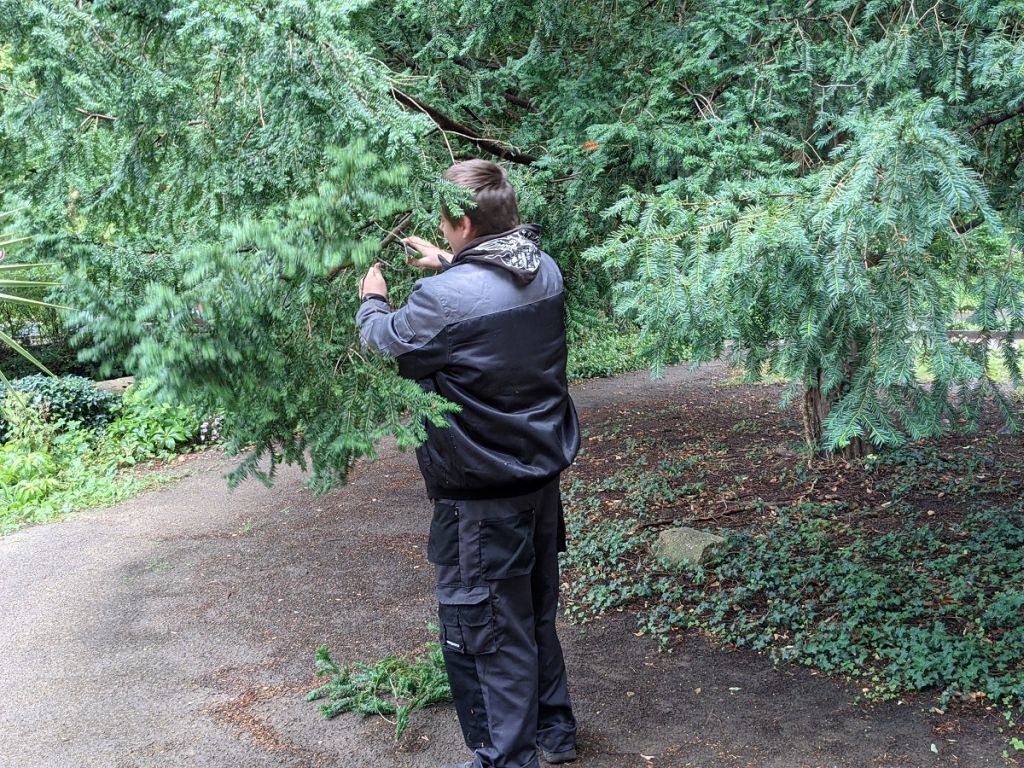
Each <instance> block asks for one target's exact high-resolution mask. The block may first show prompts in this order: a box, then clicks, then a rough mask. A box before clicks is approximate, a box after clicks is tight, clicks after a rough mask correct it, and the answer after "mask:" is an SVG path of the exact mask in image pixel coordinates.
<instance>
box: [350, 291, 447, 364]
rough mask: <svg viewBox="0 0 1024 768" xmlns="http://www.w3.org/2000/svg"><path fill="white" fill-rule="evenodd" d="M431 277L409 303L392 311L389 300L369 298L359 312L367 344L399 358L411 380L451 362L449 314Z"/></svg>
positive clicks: (360, 327)
mask: <svg viewBox="0 0 1024 768" xmlns="http://www.w3.org/2000/svg"><path fill="white" fill-rule="evenodd" d="M429 283H430V279H429V278H428V279H426V280H419V281H417V282H416V285H415V286H414V287H413V290H412V294H411V295H410V296H409V301H408V302H406V304H405V306H404V307H402V308H400V309H398V310H395V311H394V312H392V311H391V310H390V308H389V307H388V304H387V302H386V301H384V300H383V299H380V298H372V299H367V300H366V301H364V302H363V303H362V305H361V306H360V307H359V311H358V312H357V313H356V325H358V326H359V336H360V338H361V339H362V342H363V346H366V347H373V348H374V349H376V350H378V351H379V352H381V353H383V354H385V355H387V356H388V357H393V358H395V359H396V360H397V361H398V372H399V373H400V374H401V375H402V376H404V377H405V378H407V379H424V378H427V377H428V376H430V375H431V374H433V373H435V372H436V371H439V370H440V369H441V368H443V367H444V366H445V364H446V363H447V362H448V330H447V313H446V311H445V306H444V301H443V300H442V299H441V297H440V296H439V295H437V291H436V290H432V289H431V286H430V284H429Z"/></svg>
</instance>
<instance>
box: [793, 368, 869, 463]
mask: <svg viewBox="0 0 1024 768" xmlns="http://www.w3.org/2000/svg"><path fill="white" fill-rule="evenodd" d="M821 379H822V372H821V369H820V368H819V369H818V370H817V371H815V380H816V382H817V383H816V384H815V385H812V386H809V387H807V390H806V391H805V392H804V410H803V416H804V440H806V441H807V447H808V448H809V449H810V450H811V451H819V450H821V435H822V429H823V427H822V424H823V423H824V421H825V419H826V418H828V414H829V411H830V410H832V403H831V402H830V401H829V398H827V397H825V395H824V394H822V391H821ZM838 453H839V455H841V456H842V457H843V458H844V459H848V460H851V461H852V460H855V459H863V458H864V457H865V456H867V455H868V453H869V451H868V444H867V443H866V442H865V441H864V439H863V438H861V437H855V438H853V440H851V441H850V443H849V445H847V446H845V447H844V448H842V449H840V450H839V451H838Z"/></svg>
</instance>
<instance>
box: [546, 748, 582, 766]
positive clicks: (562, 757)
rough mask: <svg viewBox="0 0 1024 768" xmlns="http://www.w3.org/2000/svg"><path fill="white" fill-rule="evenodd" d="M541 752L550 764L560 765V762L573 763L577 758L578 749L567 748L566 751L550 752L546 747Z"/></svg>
mask: <svg viewBox="0 0 1024 768" xmlns="http://www.w3.org/2000/svg"><path fill="white" fill-rule="evenodd" d="M541 754H542V755H543V756H544V762H545V763H548V764H549V765H558V764H559V763H571V762H572V761H573V760H575V759H576V750H575V749H567V750H565V752H548V751H547V750H546V749H542V750H541Z"/></svg>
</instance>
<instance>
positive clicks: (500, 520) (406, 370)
mask: <svg viewBox="0 0 1024 768" xmlns="http://www.w3.org/2000/svg"><path fill="white" fill-rule="evenodd" d="M444 178H445V179H446V180H448V181H450V182H453V183H455V184H458V185H460V186H462V187H464V188H466V189H468V190H469V191H470V192H471V193H472V201H473V206H472V207H471V208H470V209H469V211H468V212H467V213H466V214H465V215H462V216H458V217H455V216H452V215H451V214H450V213H449V212H448V211H447V210H442V211H441V233H442V234H443V235H444V237H445V239H447V241H448V244H449V245H450V246H451V252H447V251H444V250H442V249H440V248H438V247H437V246H435V245H433V244H432V243H429V242H427V241H426V240H423V239H421V238H418V237H410V238H407V239H406V240H405V241H404V242H405V243H406V244H407V245H409V246H411V247H412V248H414V249H416V251H418V252H419V253H420V254H421V256H420V257H419V258H417V259H411V260H410V263H411V264H413V265H414V266H418V267H421V268H425V269H439V270H440V273H439V274H437V275H435V276H432V277H428V278H425V279H422V280H419V281H417V282H416V285H415V287H414V289H413V291H412V294H411V295H410V297H409V301H408V302H407V303H406V305H405V306H403V307H402V308H401V309H398V310H397V311H394V312H392V311H391V309H390V307H389V306H388V301H387V284H386V283H385V281H384V278H383V277H382V276H381V274H380V270H379V269H378V268H377V266H376V265H375V266H374V267H372V268H371V269H370V270H369V271H368V272H367V274H366V276H365V277H364V278H363V282H362V285H361V287H360V296H361V298H362V304H361V306H360V308H359V312H358V313H357V315H356V322H357V323H358V325H359V327H360V334H361V336H362V339H363V342H364V344H367V345H371V346H373V347H375V348H376V349H378V350H380V351H381V352H383V353H384V354H387V355H390V356H392V357H394V358H396V359H397V361H398V367H399V372H400V373H401V375H402V376H404V377H406V378H410V379H415V380H416V381H418V382H419V384H420V385H421V386H422V387H423V388H424V389H425V390H427V391H429V392H437V393H438V394H440V395H441V396H443V397H444V398H445V399H447V400H449V401H451V402H453V403H456V404H458V405H459V406H460V407H461V411H460V412H459V413H457V414H452V415H450V416H448V423H449V426H448V427H447V428H446V429H437V428H435V427H433V426H432V425H430V424H429V423H428V425H427V434H428V437H427V441H426V443H425V444H424V445H422V446H421V447H420V448H419V449H418V450H417V452H416V456H417V460H418V461H419V465H420V470H421V472H422V473H423V479H424V481H425V483H426V486H427V493H428V495H429V496H430V498H431V499H433V501H434V516H433V520H432V521H431V524H430V539H429V544H428V547H427V556H428V557H429V559H430V561H431V562H432V563H434V567H435V572H436V576H437V599H438V604H439V605H438V616H439V619H440V627H441V647H442V650H443V653H444V659H445V666H446V668H447V670H448V678H449V680H450V682H451V686H452V695H453V697H454V699H455V708H456V711H457V712H458V715H459V722H460V724H461V726H462V732H463V735H464V736H465V739H466V744H467V745H468V746H469V748H470V749H472V750H473V751H474V752H475V755H474V759H473V760H470V761H468V762H465V763H459V764H458V765H451V766H448V767H447V768H536V766H538V760H537V748H538V747H539V748H540V750H541V753H542V754H543V756H544V759H545V760H546V761H547V762H548V763H566V762H570V761H572V760H575V759H576V720H575V718H574V717H573V712H572V705H571V703H570V701H569V691H568V686H567V680H566V672H565V664H564V662H563V659H562V648H561V645H560V644H559V641H558V636H557V635H556V633H555V611H556V608H557V604H558V552H559V551H560V550H561V549H564V544H565V525H564V521H563V519H562V506H561V496H560V493H559V487H558V480H559V474H560V473H561V471H562V470H564V469H565V468H566V467H567V466H568V465H569V464H570V463H571V462H572V460H573V459H574V458H575V456H576V452H577V450H578V449H579V425H578V422H577V419H576V411H575V409H574V408H573V404H572V401H571V400H570V399H569V393H568V389H567V386H566V378H565V363H566V346H565V322H564V309H565V302H564V295H563V291H562V276H561V274H560V272H559V270H558V266H557V265H556V264H555V262H554V260H553V259H552V258H551V257H550V256H548V255H547V254H546V253H544V252H543V251H541V249H540V248H539V247H538V244H537V242H538V232H539V230H538V228H537V227H536V226H533V225H529V224H527V225H520V224H519V209H518V205H517V202H516V195H515V190H513V188H512V186H511V184H509V182H508V178H507V177H506V175H505V172H504V170H502V168H501V167H499V166H498V165H495V164H494V163H491V162H488V161H486V160H469V161H466V162H462V163H457V164H455V165H453V166H452V167H451V168H449V169H448V170H447V171H446V172H445V173H444Z"/></svg>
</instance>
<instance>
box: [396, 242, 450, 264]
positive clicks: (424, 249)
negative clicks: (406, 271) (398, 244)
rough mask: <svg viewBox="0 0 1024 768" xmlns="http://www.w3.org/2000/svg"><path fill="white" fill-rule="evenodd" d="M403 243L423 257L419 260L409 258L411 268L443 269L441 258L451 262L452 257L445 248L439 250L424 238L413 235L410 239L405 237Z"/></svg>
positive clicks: (408, 262)
mask: <svg viewBox="0 0 1024 768" xmlns="http://www.w3.org/2000/svg"><path fill="white" fill-rule="evenodd" d="M402 243H403V244H404V245H407V246H409V247H410V248H414V249H415V250H416V251H418V252H419V253H420V254H421V255H420V256H419V258H417V257H415V256H409V257H408V258H407V259H406V263H407V264H409V266H411V267H417V268H418V269H434V270H437V269H441V258H442V257H443V258H444V260H445V261H448V262H450V261H451V260H452V255H451V254H450V253H448V251H446V250H444V249H443V248H438V247H437V246H436V245H434V244H433V243H432V242H430V241H429V240H424V239H423V238H422V237H417V236H416V235H411V236H410V237H403V238H402Z"/></svg>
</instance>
